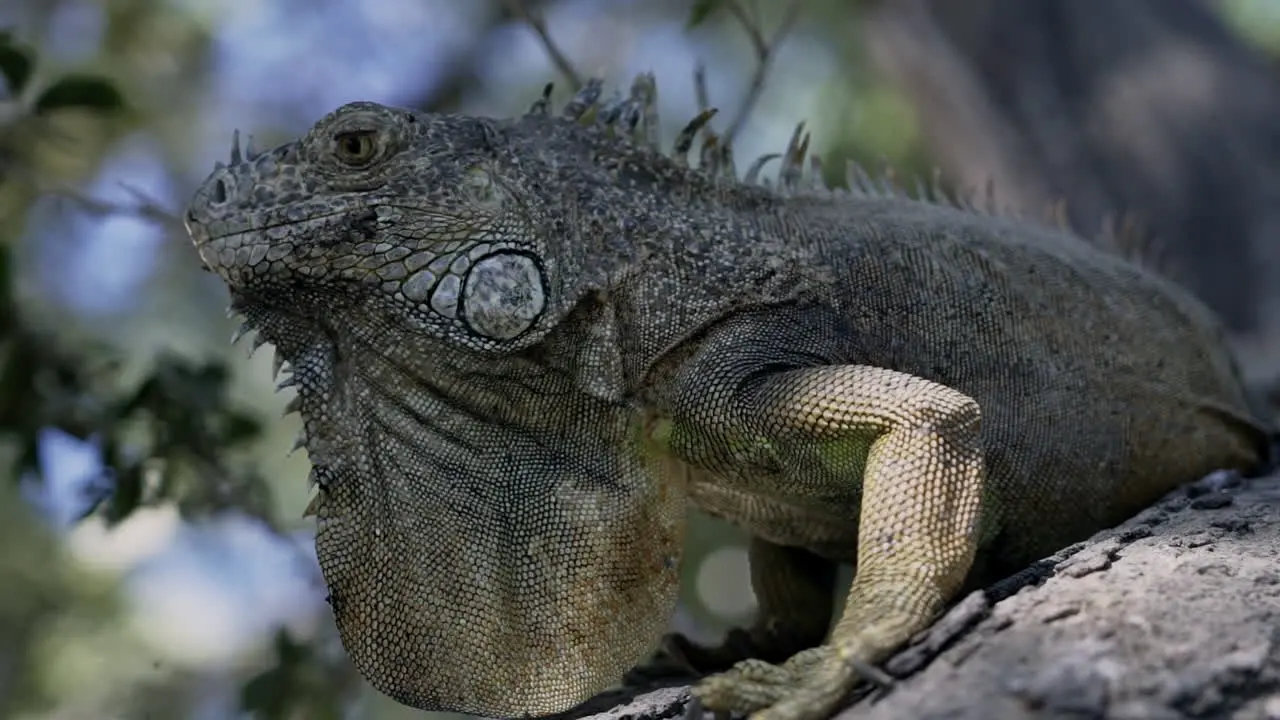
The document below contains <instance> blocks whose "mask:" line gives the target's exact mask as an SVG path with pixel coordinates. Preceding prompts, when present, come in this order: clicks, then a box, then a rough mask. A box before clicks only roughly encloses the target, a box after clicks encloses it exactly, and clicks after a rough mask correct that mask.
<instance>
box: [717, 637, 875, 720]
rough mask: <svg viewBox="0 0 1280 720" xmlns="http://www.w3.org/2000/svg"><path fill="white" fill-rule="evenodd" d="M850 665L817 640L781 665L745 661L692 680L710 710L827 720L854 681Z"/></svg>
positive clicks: (760, 719)
mask: <svg viewBox="0 0 1280 720" xmlns="http://www.w3.org/2000/svg"><path fill="white" fill-rule="evenodd" d="M858 679H859V676H858V672H857V670H856V669H855V667H854V664H851V663H849V662H845V661H844V660H842V659H841V658H840V655H839V653H838V652H837V651H836V649H835V648H834V647H832V646H830V645H821V646H819V647H816V648H811V649H809V650H805V651H803V652H800V653H797V654H796V655H794V656H792V657H791V659H790V660H787V661H786V662H784V663H782V664H781V665H773V664H770V663H767V662H764V661H762V660H744V661H742V662H740V663H738V664H737V665H735V666H734V667H733V669H731V670H729V671H727V672H724V673H721V674H719V675H714V676H712V677H709V678H707V679H705V680H703V681H702V682H701V683H699V684H698V685H696V686H695V687H694V689H693V693H694V695H695V696H696V697H698V698H699V699H700V700H702V703H703V705H705V706H706V707H707V708H709V709H712V710H720V711H730V712H734V713H750V714H751V720H825V718H827V717H828V716H830V715H831V713H832V711H833V710H834V709H835V708H836V707H837V706H838V705H839V703H840V702H841V701H842V700H843V699H844V698H845V696H847V695H848V693H849V691H850V690H851V689H852V688H853V687H854V686H855V685H856V684H857V683H858Z"/></svg>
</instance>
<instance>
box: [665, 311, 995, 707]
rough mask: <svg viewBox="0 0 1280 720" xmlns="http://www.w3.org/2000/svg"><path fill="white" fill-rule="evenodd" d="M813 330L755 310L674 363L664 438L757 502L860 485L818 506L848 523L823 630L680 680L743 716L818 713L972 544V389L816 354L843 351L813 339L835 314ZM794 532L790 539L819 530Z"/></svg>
mask: <svg viewBox="0 0 1280 720" xmlns="http://www.w3.org/2000/svg"><path fill="white" fill-rule="evenodd" d="M788 314H790V313H788ZM821 329H822V330H825V332H816V333H815V332H813V331H814V330H815V328H813V327H805V326H804V322H803V321H801V322H799V323H797V321H796V319H794V318H790V319H788V318H787V317H785V316H778V317H770V316H768V315H760V314H758V315H757V316H756V317H754V318H743V319H739V320H737V321H734V322H733V323H730V325H728V326H725V327H722V328H720V329H718V330H717V331H715V332H714V333H713V335H712V336H711V337H710V338H709V339H708V340H707V341H706V342H704V344H703V345H702V348H701V350H700V352H699V353H698V355H697V357H695V358H694V359H693V360H692V361H691V362H690V363H689V364H688V365H687V366H686V369H685V373H684V375H683V376H682V381H681V382H680V391H679V395H678V401H677V403H676V407H675V411H674V412H673V418H672V419H673V430H672V436H671V449H672V450H673V451H674V452H675V453H676V454H678V455H680V456H682V457H684V458H686V459H687V460H688V461H690V462H692V463H694V464H701V465H703V466H705V467H710V468H711V469H713V470H715V471H716V472H717V474H719V475H721V476H722V477H724V478H725V482H727V483H729V484H731V485H733V486H734V487H735V488H738V489H741V490H743V491H746V492H750V493H752V494H755V495H757V496H758V497H759V498H760V499H761V502H762V503H769V502H774V503H779V504H792V505H796V506H801V507H803V506H810V507H812V506H814V505H817V504H820V503H821V502H823V501H824V500H829V501H833V502H837V503H838V502H839V501H840V500H841V499H848V498H851V497H852V498H856V497H857V496H858V493H857V492H855V491H853V490H854V489H856V487H857V485H858V484H859V483H860V484H861V503H860V505H861V508H860V509H858V508H857V507H847V508H841V507H833V508H830V509H831V510H832V511H835V512H839V511H842V510H843V511H848V512H849V513H850V517H849V520H848V521H849V523H851V524H852V523H855V522H856V523H857V528H858V529H857V571H856V573H855V576H854V580H853V584H852V586H851V588H850V592H849V598H848V602H847V604H846V608H845V611H844V614H843V615H842V616H841V618H840V620H839V622H838V623H837V624H836V627H835V628H834V629H833V630H832V633H831V637H830V640H829V642H828V643H827V644H826V645H821V646H819V647H816V648H813V649H810V650H806V651H803V652H800V653H798V654H797V655H795V656H793V657H792V658H791V659H789V660H787V661H786V662H785V663H783V664H782V665H780V666H775V665H771V664H768V663H766V662H764V661H761V660H746V661H744V662H741V663H738V664H737V665H736V666H735V667H734V668H733V669H732V670H730V671H728V672H726V673H723V674H720V675H716V676H712V677H710V678H707V679H706V680H704V681H702V683H700V684H699V685H698V686H697V687H696V689H695V693H696V694H697V695H698V696H699V697H700V698H701V699H702V700H703V702H704V703H705V704H706V705H707V707H709V708H711V709H716V710H732V711H737V712H752V713H755V714H754V715H753V719H754V720H809V719H814V718H824V717H826V716H828V715H829V714H830V713H831V712H833V711H834V710H835V709H836V708H837V707H838V705H839V703H840V702H841V701H842V700H843V699H844V698H845V696H846V695H847V693H848V691H849V690H850V689H851V688H852V687H853V686H854V685H855V684H856V683H857V681H858V679H859V673H858V668H859V667H866V666H869V665H872V664H874V663H878V662H881V661H882V660H884V659H885V658H886V656H887V655H888V654H889V653H890V652H891V651H893V650H894V649H895V648H896V647H898V646H899V645H901V644H902V643H904V642H905V641H907V640H908V639H909V638H910V637H911V636H912V635H913V634H915V633H916V632H918V631H920V630H922V629H924V628H925V627H927V626H928V625H929V623H930V622H931V621H932V620H933V619H934V617H935V616H936V615H937V614H938V613H939V612H940V611H941V610H942V609H943V608H944V606H945V604H946V602H947V601H948V600H950V599H951V598H952V597H953V596H954V595H955V594H956V593H957V592H958V591H959V589H960V587H961V584H962V583H963V581H964V577H965V574H966V573H967V572H968V570H969V567H970V565H971V564H972V562H973V557H974V553H975V550H976V542H977V520H978V512H979V501H980V497H981V495H982V488H983V477H984V471H983V461H982V452H981V447H980V442H979V434H978V428H979V419H980V412H979V408H978V405H977V403H976V402H975V401H974V400H973V399H971V398H969V397H968V396H966V395H964V394H962V393H960V392H957V391H955V390H952V389H950V388H947V387H945V386H942V385H939V384H937V383H934V382H930V381H927V380H924V379H921V378H918V377H915V376H912V375H908V374H905V373H901V372H896V371H893V370H887V369H883V368H878V367H871V366H866V365H857V364H825V365H824V364H822V363H823V362H827V363H831V362H832V360H833V359H834V358H836V357H839V356H840V355H842V354H844V353H841V352H840V350H839V349H837V348H834V347H822V348H816V349H815V348H814V347H813V346H814V342H813V341H814V338H829V337H831V335H830V334H829V333H830V332H832V331H834V330H836V329H837V328H833V327H831V326H830V325H827V326H826V327H825V328H821ZM806 365H807V366H806ZM816 448H822V452H827V453H831V452H836V453H840V452H843V453H844V454H845V457H844V458H843V462H841V460H842V459H841V458H836V459H835V461H834V462H832V463H829V464H828V465H827V466H826V467H827V468H836V471H835V472H819V471H812V470H810V471H809V472H805V469H806V468H808V469H812V468H813V467H815V466H814V465H813V464H812V463H806V462H802V460H803V459H804V458H806V457H811V456H812V455H813V452H814V451H815V449H816ZM851 460H852V462H850V461H851ZM788 461H793V464H794V465H798V466H799V467H800V470H794V469H792V468H789V467H788ZM859 461H861V462H859ZM859 464H860V465H861V467H860V468H859V467H857V465H859ZM850 504H851V505H854V504H855V503H850ZM742 519H743V520H744V524H747V525H748V526H750V524H751V523H750V518H742ZM804 532H805V531H804V530H803V528H798V529H797V532H796V534H795V535H794V536H793V537H792V538H791V539H792V540H793V541H794V542H797V543H800V544H803V543H806V542H810V541H812V542H815V543H818V542H821V541H822V538H819V537H813V538H812V540H810V539H809V538H806V537H805V536H804Z"/></svg>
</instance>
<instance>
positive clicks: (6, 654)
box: [0, 31, 342, 719]
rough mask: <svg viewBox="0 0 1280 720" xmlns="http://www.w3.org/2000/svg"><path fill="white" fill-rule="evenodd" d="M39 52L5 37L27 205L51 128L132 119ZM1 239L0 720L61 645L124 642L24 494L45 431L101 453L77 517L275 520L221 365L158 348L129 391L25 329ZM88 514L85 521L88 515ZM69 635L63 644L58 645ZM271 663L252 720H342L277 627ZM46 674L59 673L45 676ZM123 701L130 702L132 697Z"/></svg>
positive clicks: (107, 94) (90, 361) (252, 689)
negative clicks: (240, 453) (40, 80)
mask: <svg viewBox="0 0 1280 720" xmlns="http://www.w3.org/2000/svg"><path fill="white" fill-rule="evenodd" d="M38 65H39V58H38V55H37V53H36V51H35V50H34V49H33V48H31V47H29V46H26V45H23V44H21V43H20V42H19V41H18V40H17V39H16V38H15V36H14V34H13V33H12V32H10V31H0V74H2V75H3V77H4V80H5V90H6V94H5V96H4V98H3V100H0V108H2V110H0V118H3V125H2V126H0V183H3V190H5V191H7V192H9V193H11V196H12V194H16V195H17V196H18V197H20V198H21V199H22V200H23V201H25V202H28V203H30V202H32V201H34V199H35V197H36V196H37V195H38V194H39V186H40V177H39V176H40V175H41V172H42V170H44V168H43V167H41V165H40V162H39V158H38V157H37V156H36V155H35V154H34V153H33V152H31V151H30V149H31V148H32V147H33V146H37V147H38V146H39V145H41V144H42V143H49V144H51V145H55V146H56V145H57V144H58V143H59V141H63V140H66V138H64V137H61V136H60V135H59V133H58V128H57V127H56V126H55V125H54V124H53V123H52V122H50V120H51V119H52V118H55V117H56V116H57V115H58V114H59V113H63V112H83V113H87V114H89V115H91V116H92V117H91V118H89V120H90V121H91V122H95V123H102V124H107V125H110V124H112V123H115V122H119V121H120V119H121V116H122V115H124V114H125V113H126V112H127V108H126V104H125V100H124V97H123V95H122V93H121V91H120V89H119V88H118V87H117V85H116V83H115V82H114V81H112V80H111V79H109V78H107V77H104V76H101V75H95V74H86V73H67V74H63V75H60V76H57V77H55V78H53V79H51V80H50V81H48V82H46V83H44V84H37V83H35V82H33V78H34V77H35V70H36V69H37V67H38ZM3 220H4V222H5V230H6V232H5V233H4V239H5V242H4V243H3V244H0V447H2V448H3V449H4V451H5V452H4V454H3V457H4V458H6V460H7V464H6V468H7V472H8V475H9V478H10V482H6V483H4V485H3V487H0V494H3V501H0V548H4V552H3V553H2V554H0V587H3V588H21V589H22V592H5V593H3V594H0V657H3V658H4V660H3V662H0V716H3V717H9V716H11V714H15V713H36V714H37V715H38V714H40V713H41V712H42V711H49V712H52V713H53V715H54V716H58V713H57V712H56V709H57V708H58V706H59V703H60V700H61V699H63V693H62V689H61V688H59V687H57V684H56V683H53V682H50V678H49V677H46V676H45V675H44V674H42V670H44V669H46V667H47V663H48V660H50V659H51V658H50V653H51V652H52V653H54V654H56V652H57V649H56V647H53V645H54V644H55V642H57V641H61V642H67V641H71V642H76V641H77V640H83V641H87V640H88V639H89V638H90V636H92V635H94V634H95V633H98V632H99V631H104V632H106V633H107V634H108V635H110V636H111V638H112V642H109V643H107V644H106V646H105V647H100V648H98V651H99V652H100V653H101V654H102V656H103V657H105V656H108V655H109V654H110V653H111V652H112V648H113V647H118V646H119V644H120V643H127V642H128V640H127V639H124V638H121V637H119V635H120V634H121V633H120V632H114V633H113V632H110V630H111V629H112V628H115V629H116V630H120V626H121V625H122V624H123V620H122V618H120V617H119V616H118V615H116V613H117V612H118V611H119V602H118V598H117V597H116V594H115V585H116V584H117V579H114V578H109V577H102V576H101V574H100V573H93V572H91V571H89V570H87V569H85V568H83V567H81V566H80V564H78V563H77V562H75V561H74V560H73V559H71V558H69V557H68V556H67V555H66V552H65V548H64V547H63V545H62V544H61V543H60V542H59V541H58V538H57V536H56V534H55V533H54V531H53V528H51V527H49V526H48V525H47V524H45V523H43V522H42V521H41V520H40V519H39V518H37V516H36V515H35V513H34V512H32V510H31V508H30V507H29V506H28V504H27V503H25V502H24V501H23V500H22V498H21V495H20V492H19V490H20V485H19V481H21V480H29V479H32V478H37V479H38V478H39V474H40V467H39V455H40V452H39V445H40V442H41V436H42V434H43V433H44V432H45V431H47V430H49V429H51V428H52V429H57V430H60V431H62V432H65V433H67V434H69V435H70V436H72V437H74V438H77V439H80V440H85V441H91V442H92V443H93V444H94V445H96V446H97V447H98V448H99V450H100V452H101V455H102V460H103V465H104V467H103V475H102V477H100V478H96V479H92V480H90V481H89V482H87V483H86V484H85V489H86V492H87V493H88V496H86V497H84V498H82V501H83V506H84V508H85V510H84V517H89V516H91V515H98V516H100V517H101V518H103V519H104V520H105V521H106V523H107V524H108V526H110V525H114V524H116V523H119V522H120V521H122V520H124V519H126V518H128V517H129V516H131V515H132V514H133V513H134V512H135V511H137V510H138V509H139V508H142V507H148V506H160V505H163V504H166V503H172V504H174V505H175V506H176V507H177V508H178V509H179V510H180V511H181V513H182V515H183V517H186V518H195V517H198V516H201V515H208V514H212V513H216V512H218V511H221V510H225V509H231V508H233V509H236V510H238V511H240V512H245V513H248V514H250V515H253V516H255V517H257V518H259V519H262V520H264V521H266V522H268V523H269V524H271V525H274V522H273V521H272V520H271V514H272V501H271V492H270V487H269V485H268V484H267V483H266V481H265V479H264V478H263V476H262V473H261V472H260V469H259V468H258V467H257V465H256V464H255V463H254V462H252V461H248V460H244V461H241V462H234V460H233V459H234V458H236V457H237V450H238V449H240V448H241V447H242V446H244V445H246V444H249V443H252V442H253V441H255V440H257V439H258V438H259V436H260V434H261V430H262V419H261V417H259V415H258V414H256V413H253V412H250V411H248V410H246V409H244V408H241V407H236V406H235V404H234V403H232V402H231V401H230V398H229V395H228V382H229V380H230V377H229V369H228V367H227V365H226V363H225V362H222V361H210V360H206V361H201V362H197V361H193V360H191V359H188V358H185V357H182V356H179V355H176V354H172V353H169V352H160V353H158V354H156V355H155V356H154V357H151V358H147V362H146V364H147V366H148V367H147V369H146V371H145V372H143V373H141V374H140V377H138V378H134V379H133V380H132V381H128V380H127V379H125V378H123V377H122V374H121V367H122V365H123V364H124V362H125V357H123V355H122V351H121V349H120V348H118V347H115V346H112V345H108V344H106V343H103V342H98V341H94V340H85V339H83V338H78V339H76V340H75V341H68V338H67V337H66V336H65V335H63V334H62V333H60V332H58V328H50V327H42V326H40V325H39V324H37V323H31V322H28V321H27V320H28V319H27V318H25V317H24V315H23V312H22V303H21V301H20V298H19V297H18V296H17V293H16V290H15V285H16V283H15V280H16V275H17V268H16V266H15V262H14V257H13V254H14V246H13V237H14V236H15V233H14V225H17V224H19V221H18V219H17V218H14V217H12V216H8V215H6V216H5V217H4V218H3ZM82 519H83V518H82ZM68 631H70V632H71V633H72V634H71V636H67V634H66V633H67V632H68ZM275 652H276V656H277V658H276V663H275V665H274V666H273V667H271V668H269V669H267V670H266V671H264V672H263V673H262V674H260V675H258V676H257V677H256V678H253V679H252V680H251V681H250V682H249V683H248V684H247V685H246V686H245V689H244V692H243V694H242V708H243V709H245V710H249V711H253V712H254V713H255V717H260V718H264V719H268V718H289V717H308V718H327V717H338V716H339V715H338V714H337V713H338V711H337V708H341V707H342V703H341V702H340V701H339V699H338V698H335V697H333V689H334V688H335V687H340V686H334V685H333V684H332V683H330V682H328V679H327V678H326V677H324V674H323V673H317V672H315V669H314V667H312V666H314V665H316V660H315V658H314V652H313V651H312V650H311V649H309V648H307V647H304V646H300V645H298V644H297V643H295V642H294V641H292V640H291V639H290V638H289V637H288V635H287V633H285V632H283V631H281V632H280V633H279V634H278V635H277V638H276V642H275ZM54 675H55V676H56V673H55V674H54ZM121 690H122V691H123V692H122V693H120V694H119V697H117V698H116V699H117V700H118V701H120V702H121V703H122V704H123V705H124V706H125V707H127V708H128V714H129V716H139V717H141V716H145V715H148V714H149V713H150V710H149V709H148V708H149V707H150V706H149V705H148V702H149V696H147V695H146V694H141V695H139V694H136V693H134V692H132V691H131V690H130V689H129V688H127V687H126V688H121ZM128 696H132V697H131V698H128V699H126V698H127V697H128Z"/></svg>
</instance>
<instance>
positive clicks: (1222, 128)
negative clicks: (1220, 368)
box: [863, 0, 1280, 362]
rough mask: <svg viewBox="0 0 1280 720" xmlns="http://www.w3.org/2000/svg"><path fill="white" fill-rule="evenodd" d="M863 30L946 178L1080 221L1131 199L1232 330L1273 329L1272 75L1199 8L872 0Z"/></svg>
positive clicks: (1275, 98)
mask: <svg viewBox="0 0 1280 720" xmlns="http://www.w3.org/2000/svg"><path fill="white" fill-rule="evenodd" d="M863 42H865V43H866V44H867V46H868V48H869V50H870V52H871V55H872V57H873V59H874V60H875V62H876V64H877V65H878V66H879V67H880V68H882V69H883V70H884V71H886V72H887V73H888V75H889V76H890V77H891V78H893V80H894V81H895V82H896V84H897V85H898V86H899V87H900V88H901V89H902V90H903V91H904V92H905V93H906V95H907V97H908V98H909V99H910V101H911V102H912V103H913V104H914V105H915V107H916V108H917V110H918V116H919V121H920V123H921V126H922V131H923V133H924V136H925V139H926V142H927V144H928V146H929V148H930V150H931V151H932V153H933V154H934V156H935V157H936V158H937V160H938V162H939V164H940V165H941V167H942V169H943V170H944V172H945V173H946V174H947V175H949V176H950V177H951V178H952V179H953V180H955V181H956V182H957V184H959V185H961V186H966V187H984V186H986V184H987V183H988V182H989V181H990V182H993V184H994V186H995V189H996V196H997V198H998V200H999V201H1000V202H1002V203H1007V204H1009V205H1011V206H1013V207H1015V208H1018V209H1021V210H1023V211H1026V212H1031V213H1039V212H1042V211H1043V209H1044V208H1045V207H1046V206H1047V205H1049V204H1050V203H1052V202H1055V201H1056V200H1058V199H1065V201H1066V208H1067V214H1068V217H1069V219H1070V221H1071V222H1072V224H1073V225H1074V226H1075V227H1076V228H1077V229H1079V230H1080V231H1082V232H1085V233H1086V234H1088V233H1093V232H1095V231H1096V229H1097V228H1098V227H1099V226H1100V224H1101V223H1102V222H1103V220H1104V218H1105V217H1106V216H1107V215H1108V214H1114V213H1119V212H1131V213H1134V214H1135V215H1137V216H1138V217H1139V218H1140V219H1141V220H1142V221H1143V223H1144V225H1145V226H1146V227H1147V228H1148V229H1149V230H1150V231H1151V232H1153V233H1154V235H1155V237H1156V242H1157V243H1158V244H1159V246H1160V247H1161V249H1162V250H1163V252H1164V254H1165V255H1166V257H1167V259H1168V261H1169V263H1170V265H1171V268H1170V269H1171V270H1172V272H1173V273H1174V274H1175V275H1176V276H1177V277H1178V279H1179V280H1180V281H1182V282H1184V283H1185V284H1187V285H1188V286H1189V287H1190V288H1191V289H1192V290H1193V291H1194V292H1196V294H1197V295H1199V296H1200V297H1201V298H1202V299H1203V300H1205V301H1206V302H1208V303H1209V304H1210V305H1211V306H1212V307H1213V308H1214V309H1215V310H1217V311H1218V312H1219V313H1221V314H1222V315H1223V316H1224V317H1225V318H1226V320H1227V321H1228V324H1229V325H1230V327H1231V329H1232V330H1234V331H1236V332H1237V333H1238V334H1240V335H1243V336H1252V335H1257V334H1258V333H1260V332H1265V331H1271V332H1272V333H1273V334H1274V331H1275V329H1276V328H1275V327H1274V325H1275V323H1274V322H1270V323H1269V322H1267V321H1266V319H1267V318H1277V317H1280V313H1277V312H1276V310H1277V305H1280V292H1277V290H1276V288H1277V286H1280V283H1276V282H1275V281H1274V277H1275V272H1276V268H1278V267H1280V242H1277V239H1276V238H1277V237H1278V236H1280V122H1277V118H1280V84H1278V83H1277V81H1276V78H1275V77H1273V75H1272V73H1271V71H1270V69H1269V68H1268V67H1267V65H1266V63H1265V61H1264V60H1263V59H1262V58H1261V57H1259V56H1258V54H1256V53H1254V52H1253V51H1252V50H1251V49H1250V48H1247V47H1246V46H1245V45H1244V44H1243V42H1242V41H1241V40H1240V39H1239V38H1236V37H1234V36H1233V35H1232V34H1231V33H1230V32H1229V31H1228V30H1227V29H1226V28H1225V27H1224V26H1223V24H1222V23H1221V21H1220V20H1219V19H1218V17H1217V16H1216V15H1215V12H1214V9H1213V8H1212V6H1211V4H1209V3H1206V2H1203V1H1202V0H1126V2H1113V0H972V1H970V2H965V3H955V2H950V1H949V0H882V1H881V2H878V3H873V4H872V9H871V10H870V11H869V15H868V19H867V24H866V33H865V38H864V39H863ZM1269 326H1270V327H1269ZM1255 355H1256V353H1255ZM1251 359H1255V360H1256V357H1255V358H1251ZM1270 362H1273V361H1270Z"/></svg>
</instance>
